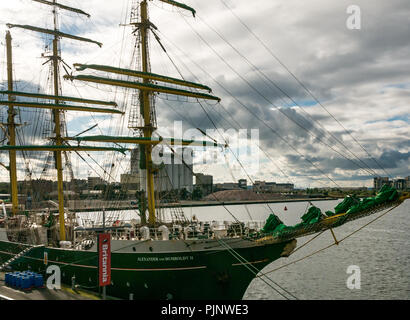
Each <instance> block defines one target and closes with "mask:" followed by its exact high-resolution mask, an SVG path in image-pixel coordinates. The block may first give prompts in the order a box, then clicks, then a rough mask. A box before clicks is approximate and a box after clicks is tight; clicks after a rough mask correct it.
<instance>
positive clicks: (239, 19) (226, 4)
mask: <svg viewBox="0 0 410 320" xmlns="http://www.w3.org/2000/svg"><path fill="white" fill-rule="evenodd" d="M220 2H221V3H222V4H223V5H224V6H225V7H226V8H227V9H228V10H229V11H230V12H231V13H232V15H233V16H235V17H236V18H237V19H238V21H239V22H240V23H241V24H242V25H243V26H244V27H245V28H246V29H247V30H248V31H249V33H251V34H252V35H253V36H254V38H255V39H256V40H257V41H258V42H259V43H260V44H261V45H262V46H263V47H264V48H265V49H266V50H267V51H268V52H269V54H270V55H271V56H272V57H273V58H274V59H275V60H276V61H277V62H278V63H279V64H280V65H281V66H282V67H283V68H284V69H285V70H286V71H287V72H288V73H289V74H290V75H291V76H292V77H293V78H294V79H295V80H296V81H297V82H298V84H299V85H300V86H301V87H302V88H303V89H304V90H305V91H306V92H307V93H308V94H309V95H310V96H311V97H312V98H313V99H314V100H315V101H316V102H317V103H318V104H319V105H320V106H321V107H322V109H323V110H325V111H326V112H327V113H328V114H329V115H330V116H331V117H332V118H333V119H334V120H335V121H336V122H337V123H338V124H339V125H340V126H341V127H342V128H343V130H344V131H345V132H346V133H347V134H348V135H349V136H350V137H351V138H352V139H353V140H354V141H355V142H356V143H357V144H358V145H359V146H360V147H361V148H362V149H363V150H364V151H365V152H366V154H367V155H368V156H369V157H370V158H371V159H372V160H373V161H374V162H375V163H376V164H377V165H378V166H379V168H380V169H382V170H383V172H384V173H386V174H387V176H389V177H391V175H390V174H389V173H388V172H387V171H386V170H385V168H383V167H382V166H381V165H380V163H379V162H378V161H377V160H376V159H375V158H374V157H373V156H372V155H371V154H370V153H369V152H368V151H367V150H366V149H365V148H364V147H363V145H362V144H361V143H360V142H359V141H358V140H357V139H356V138H355V137H354V136H353V135H352V133H351V132H350V131H349V130H347V129H346V128H345V127H344V126H343V124H342V123H341V122H340V121H339V120H337V119H336V117H335V116H333V114H331V113H330V111H329V110H328V109H327V108H326V107H325V106H324V105H323V104H322V103H321V102H320V101H319V99H318V98H317V97H316V96H315V95H314V94H313V93H312V92H311V91H310V90H309V89H308V88H307V87H306V85H305V84H304V83H303V82H302V81H300V80H299V79H298V78H297V77H296V75H295V74H294V73H293V72H292V71H291V70H290V69H289V68H288V67H287V66H286V65H285V64H284V63H283V62H282V61H281V60H280V59H279V58H278V56H277V55H275V54H274V53H273V52H272V50H271V49H270V48H269V47H268V46H267V45H266V44H265V43H264V42H263V41H262V39H261V38H260V37H258V36H257V35H256V34H255V33H254V32H253V31H252V30H251V29H250V28H249V26H248V25H247V24H246V23H245V22H244V21H243V20H242V19H241V18H240V17H239V16H238V15H237V14H235V12H234V11H233V10H232V8H231V7H230V6H229V5H228V3H227V2H226V0H220Z"/></svg>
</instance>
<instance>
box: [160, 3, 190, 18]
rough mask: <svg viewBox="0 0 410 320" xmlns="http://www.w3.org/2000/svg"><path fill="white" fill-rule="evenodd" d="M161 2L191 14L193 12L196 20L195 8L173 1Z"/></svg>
mask: <svg viewBox="0 0 410 320" xmlns="http://www.w3.org/2000/svg"><path fill="white" fill-rule="evenodd" d="M159 1H161V2H165V3H168V4H170V5H172V6H174V7H178V8H182V9H185V10H188V11H191V12H192V15H193V16H194V18H195V14H196V11H195V9H193V8H191V7H189V6H187V5H186V4H183V3H180V2H177V1H173V0H159Z"/></svg>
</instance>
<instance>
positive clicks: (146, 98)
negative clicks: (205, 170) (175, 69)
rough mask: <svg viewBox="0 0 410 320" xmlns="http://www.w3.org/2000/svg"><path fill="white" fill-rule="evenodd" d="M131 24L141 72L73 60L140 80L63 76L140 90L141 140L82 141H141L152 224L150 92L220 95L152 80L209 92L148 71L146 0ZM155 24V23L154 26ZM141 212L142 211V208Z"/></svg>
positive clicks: (152, 114)
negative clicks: (137, 18) (161, 83)
mask: <svg viewBox="0 0 410 320" xmlns="http://www.w3.org/2000/svg"><path fill="white" fill-rule="evenodd" d="M159 1H161V2H164V3H167V4H170V5H172V6H175V7H178V8H181V9H184V10H188V11H191V12H192V14H193V16H195V13H196V12H195V10H194V9H192V8H191V7H189V6H187V5H185V4H182V3H179V2H176V1H172V0H159ZM131 25H133V26H135V27H136V30H138V32H139V35H140V46H141V69H142V70H141V71H142V72H133V71H131V70H127V69H119V68H113V67H110V66H96V65H82V64H75V65H74V66H76V68H77V70H78V71H82V70H85V69H95V70H99V71H105V72H111V73H115V74H122V75H124V74H125V75H129V76H133V77H139V78H142V82H138V81H122V80H114V79H111V78H102V77H95V76H86V75H85V76H84V75H80V76H71V75H66V76H64V77H65V78H66V79H70V80H80V81H86V82H94V83H101V84H106V85H113V86H119V87H124V88H133V89H138V90H140V99H139V100H140V114H141V116H142V118H143V119H144V123H143V127H136V128H133V129H139V130H141V131H142V135H143V138H144V140H141V139H140V140H138V139H136V138H135V137H120V138H116V137H88V139H87V138H86V139H83V140H82V141H96V140H95V139H97V140H99V141H101V142H102V141H105V142H119V143H121V142H122V143H135V144H139V145H143V146H142V148H141V150H142V151H143V154H144V155H145V157H144V158H145V159H142V160H143V161H141V163H142V167H141V169H142V170H146V190H147V198H148V214H149V218H148V220H149V221H148V222H149V224H150V225H154V224H155V223H156V213H155V191H154V173H155V168H154V165H153V162H152V148H153V147H154V146H155V144H158V140H156V139H153V138H152V133H153V132H154V130H155V129H156V128H155V125H154V123H155V122H156V119H155V118H154V117H155V112H153V111H154V110H153V106H152V105H151V97H152V95H153V94H154V93H157V92H158V93H166V94H172V95H180V96H186V97H193V98H197V99H210V100H216V101H219V100H220V99H219V98H218V97H216V96H213V95H210V94H205V93H201V92H197V91H189V90H180V89H175V88H172V87H166V86H160V85H156V84H154V83H152V81H153V80H155V81H161V82H166V83H173V84H178V85H182V86H187V87H190V88H197V89H202V90H207V91H209V92H210V91H211V90H210V88H209V87H207V86H204V85H201V84H195V83H192V82H188V81H184V80H181V79H175V78H170V77H165V76H161V75H158V74H153V73H151V70H150V69H149V66H150V60H149V59H150V58H149V50H148V33H149V31H150V30H151V27H152V26H154V25H153V24H152V23H151V21H150V20H149V18H148V1H147V0H141V2H140V21H139V22H137V23H133V22H131ZM154 28H156V27H155V26H154ZM136 30H135V31H136ZM135 31H134V32H135ZM151 31H152V30H151ZM154 35H155V34H154ZM156 38H157V37H156ZM157 40H158V39H157ZM124 138H127V140H125V139H124ZM171 142H172V141H171ZM181 142H182V145H189V143H187V141H181ZM196 143H197V144H198V143H199V144H201V142H198V141H196ZM203 145H206V146H209V145H214V146H216V145H218V144H214V143H208V142H206V143H205V142H203ZM142 214H143V215H145V212H144V213H142Z"/></svg>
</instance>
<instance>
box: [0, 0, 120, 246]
mask: <svg viewBox="0 0 410 320" xmlns="http://www.w3.org/2000/svg"><path fill="white" fill-rule="evenodd" d="M33 1H35V2H39V3H42V4H46V5H50V6H53V18H54V30H49V29H43V28H39V27H33V26H29V25H15V24H7V26H8V27H9V28H13V27H17V28H22V29H27V30H31V31H35V32H40V33H45V34H51V35H53V36H54V39H53V53H52V56H51V57H49V58H50V60H49V61H51V62H52V70H53V87H54V95H52V96H50V95H42V94H31V93H25V92H14V91H13V86H12V82H13V79H12V72H11V71H12V69H11V37H10V36H9V33H8V36H7V43H8V44H9V42H10V45H9V46H8V58H9V56H10V59H8V63H9V67H8V76H9V86H8V91H1V92H0V94H8V96H9V99H8V101H0V103H1V104H6V105H8V106H9V116H8V125H9V145H8V146H3V147H0V149H1V150H9V152H10V180H11V185H12V198H13V214H15V213H17V209H18V202H17V168H16V160H15V159H16V150H31V151H33V150H41V151H53V152H54V158H55V164H56V169H57V186H58V203H59V224H60V241H64V240H66V232H65V220H64V190H63V164H62V152H65V151H81V150H87V151H101V150H103V151H108V150H116V151H120V152H124V151H125V149H124V148H104V147H86V146H83V147H80V146H78V147H71V146H70V145H67V144H68V143H67V142H65V139H64V137H63V134H62V126H61V118H62V111H63V110H76V111H91V112H101V113H121V114H123V112H120V111H119V110H115V109H105V108H104V109H102V108H86V107H82V106H70V105H66V104H65V103H64V101H79V102H83V103H95V104H104V105H113V106H116V105H117V104H116V103H114V102H102V101H98V100H90V99H80V98H75V97H60V89H61V88H60V81H59V62H60V60H61V57H60V55H59V41H60V38H70V39H74V40H78V41H85V42H91V43H95V44H97V45H98V46H100V47H101V45H102V44H101V43H99V42H96V41H93V40H90V39H86V38H82V37H78V36H74V35H71V34H67V33H63V32H60V31H59V30H58V21H57V8H60V9H64V10H68V11H72V12H76V13H78V14H84V15H86V16H87V17H90V15H89V14H87V13H85V12H84V11H82V10H79V9H77V8H71V7H68V6H65V5H62V4H60V3H57V1H56V0H52V1H47V0H33ZM14 96H30V97H33V98H46V99H53V100H54V104H50V103H38V102H31V103H27V102H24V103H23V102H15V101H14V99H13V97H14ZM60 102H61V103H60ZM14 105H20V106H25V107H29V108H47V109H51V110H53V111H52V113H53V122H54V133H55V136H54V137H53V138H52V139H53V140H54V145H51V146H16V143H15V124H14V111H13V108H14Z"/></svg>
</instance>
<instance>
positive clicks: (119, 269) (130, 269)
mask: <svg viewBox="0 0 410 320" xmlns="http://www.w3.org/2000/svg"><path fill="white" fill-rule="evenodd" d="M0 253H4V254H8V255H11V256H12V255H15V254H14V253H10V252H5V251H0ZM24 258H26V259H31V260H37V261H43V259H39V258H33V257H27V256H24ZM266 261H268V259H263V260H258V261H252V262H246V263H233V264H232V266H233V267H238V266H242V265H248V264H257V263H262V262H266ZM48 262H49V263H55V264H63V265H70V266H73V267H80V268H89V269H97V267H96V266H88V265H83V264H75V263H68V262H60V261H53V260H48ZM206 268H207V267H206V266H198V267H182V268H155V269H135V268H111V270H116V271H184V270H198V269H206Z"/></svg>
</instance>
